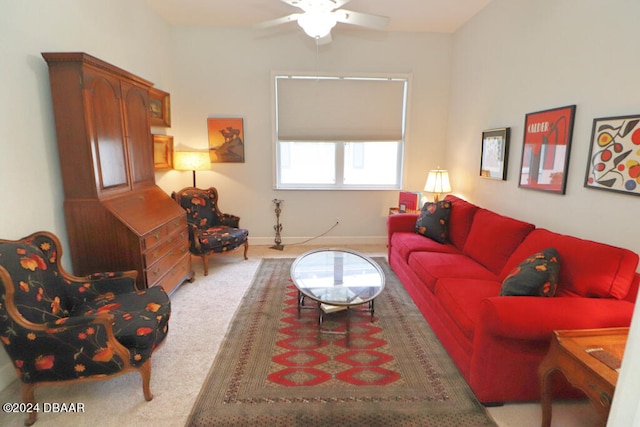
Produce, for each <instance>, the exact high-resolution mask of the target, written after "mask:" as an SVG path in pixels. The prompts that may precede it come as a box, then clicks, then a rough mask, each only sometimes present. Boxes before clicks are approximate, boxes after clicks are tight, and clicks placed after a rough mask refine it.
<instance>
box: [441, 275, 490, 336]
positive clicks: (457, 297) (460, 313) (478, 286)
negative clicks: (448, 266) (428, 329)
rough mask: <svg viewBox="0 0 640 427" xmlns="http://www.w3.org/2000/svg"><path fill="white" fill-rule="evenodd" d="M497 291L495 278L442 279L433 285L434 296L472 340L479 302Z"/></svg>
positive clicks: (478, 313)
mask: <svg viewBox="0 0 640 427" xmlns="http://www.w3.org/2000/svg"><path fill="white" fill-rule="evenodd" d="M499 291H500V282H498V281H497V280H479V279H442V280H439V281H438V283H437V284H436V286H435V294H436V298H437V299H438V301H439V302H440V304H441V305H442V307H443V308H444V309H445V311H446V313H447V314H448V315H449V317H451V319H452V320H453V321H454V322H455V324H456V325H457V326H458V327H459V328H460V330H461V331H462V332H463V334H464V336H465V337H466V338H467V339H469V340H473V333H474V331H475V327H476V323H477V320H478V318H479V316H480V308H481V304H480V303H481V302H482V301H483V300H484V299H486V298H491V297H495V296H497V295H498V292H499Z"/></svg>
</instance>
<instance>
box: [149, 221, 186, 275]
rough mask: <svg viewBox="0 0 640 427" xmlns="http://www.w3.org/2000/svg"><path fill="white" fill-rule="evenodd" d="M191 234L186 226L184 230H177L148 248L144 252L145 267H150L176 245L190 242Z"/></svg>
mask: <svg viewBox="0 0 640 427" xmlns="http://www.w3.org/2000/svg"><path fill="white" fill-rule="evenodd" d="M188 239H189V236H188V231H187V229H186V228H183V229H182V231H175V232H174V233H173V234H170V235H169V236H168V237H167V238H166V239H165V240H163V241H161V242H160V243H158V244H157V245H156V246H154V247H152V248H151V249H149V250H147V251H146V252H145V253H144V254H143V257H144V268H149V267H150V266H151V265H153V264H154V263H155V262H156V261H158V260H159V259H160V258H162V257H163V256H165V255H166V254H167V253H169V252H171V250H172V249H173V248H174V247H180V246H182V245H183V244H184V242H188Z"/></svg>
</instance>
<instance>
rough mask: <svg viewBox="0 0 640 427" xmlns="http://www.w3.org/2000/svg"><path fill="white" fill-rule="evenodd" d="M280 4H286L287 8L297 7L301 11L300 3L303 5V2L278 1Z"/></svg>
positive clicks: (291, 0) (294, 0)
mask: <svg viewBox="0 0 640 427" xmlns="http://www.w3.org/2000/svg"><path fill="white" fill-rule="evenodd" d="M280 1H281V2H282V3H286V4H288V5H289V6H293V7H297V8H300V9H302V7H301V6H300V3H304V0H280Z"/></svg>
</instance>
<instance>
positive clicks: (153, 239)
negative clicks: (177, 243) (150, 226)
mask: <svg viewBox="0 0 640 427" xmlns="http://www.w3.org/2000/svg"><path fill="white" fill-rule="evenodd" d="M168 235H169V232H168V230H167V225H166V224H165V225H163V226H161V227H158V228H156V229H155V230H153V231H150V232H149V233H147V234H145V235H144V236H142V250H143V251H144V250H148V249H150V248H152V247H154V246H155V245H156V244H158V242H161V241H162V240H164V239H165V238H166V237H167V236H168Z"/></svg>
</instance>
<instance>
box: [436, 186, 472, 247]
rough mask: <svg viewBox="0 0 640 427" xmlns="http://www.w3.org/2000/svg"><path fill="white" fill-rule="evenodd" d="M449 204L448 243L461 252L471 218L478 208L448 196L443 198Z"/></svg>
mask: <svg viewBox="0 0 640 427" xmlns="http://www.w3.org/2000/svg"><path fill="white" fill-rule="evenodd" d="M444 199H445V200H448V201H449V202H451V215H449V241H450V242H451V243H453V245H454V246H455V247H456V248H458V249H460V250H462V248H464V244H465V242H466V241H467V236H468V235H469V230H470V229H471V222H472V221H473V216H474V215H475V214H476V212H477V211H478V209H480V208H479V207H478V206H476V205H474V204H472V203H469V202H467V201H466V200H464V199H461V198H459V197H456V196H454V195H452V194H448V195H447V196H446V197H445V198H444Z"/></svg>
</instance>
